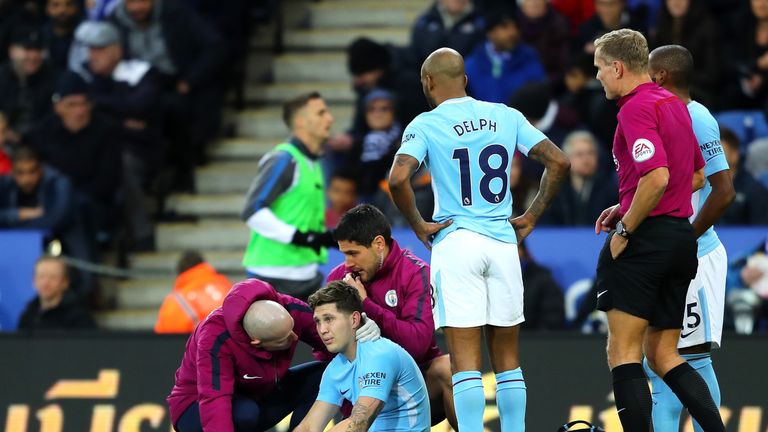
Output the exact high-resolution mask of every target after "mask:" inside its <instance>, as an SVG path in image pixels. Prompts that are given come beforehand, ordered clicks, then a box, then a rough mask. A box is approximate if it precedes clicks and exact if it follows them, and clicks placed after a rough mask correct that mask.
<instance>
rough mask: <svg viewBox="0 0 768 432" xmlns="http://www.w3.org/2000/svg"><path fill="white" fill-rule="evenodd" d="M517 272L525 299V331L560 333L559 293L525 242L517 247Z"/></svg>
mask: <svg viewBox="0 0 768 432" xmlns="http://www.w3.org/2000/svg"><path fill="white" fill-rule="evenodd" d="M517 252H518V255H519V257H520V269H521V270H522V273H523V286H525V298H524V304H523V315H525V322H523V326H522V327H523V328H524V329H526V330H562V329H563V328H565V300H564V296H563V290H562V288H560V286H559V285H558V284H557V282H556V281H555V278H554V277H553V276H552V272H551V271H550V270H549V269H548V268H546V267H544V266H542V265H541V264H539V263H537V262H536V261H535V260H534V259H533V257H532V256H531V254H530V252H529V251H528V248H527V247H526V245H525V241H523V242H520V243H519V244H518V245H517Z"/></svg>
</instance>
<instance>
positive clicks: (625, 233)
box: [616, 221, 629, 240]
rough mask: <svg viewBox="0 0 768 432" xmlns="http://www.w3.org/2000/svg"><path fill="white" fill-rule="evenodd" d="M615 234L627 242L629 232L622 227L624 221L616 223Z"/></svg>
mask: <svg viewBox="0 0 768 432" xmlns="http://www.w3.org/2000/svg"><path fill="white" fill-rule="evenodd" d="M616 234H618V235H620V236H621V237H624V238H625V239H627V240H629V231H627V227H625V226H624V221H618V222H617V223H616Z"/></svg>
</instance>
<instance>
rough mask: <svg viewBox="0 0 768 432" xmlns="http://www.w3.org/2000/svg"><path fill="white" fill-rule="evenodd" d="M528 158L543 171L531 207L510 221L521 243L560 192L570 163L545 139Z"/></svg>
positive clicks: (533, 149) (530, 152)
mask: <svg viewBox="0 0 768 432" xmlns="http://www.w3.org/2000/svg"><path fill="white" fill-rule="evenodd" d="M528 157H529V158H531V159H533V160H535V161H538V162H541V163H542V164H543V165H544V167H545V169H544V174H543V175H542V176H541V184H540V185H539V192H538V193H537V194H536V197H535V198H534V199H533V202H532V203H531V206H530V207H528V210H526V211H525V213H524V214H523V215H522V216H519V217H516V218H514V219H510V223H511V224H512V226H513V227H514V228H515V232H516V233H517V239H518V241H522V240H523V239H524V238H526V237H527V236H528V234H530V233H531V231H533V227H534V225H536V221H538V220H539V218H540V217H541V215H542V214H543V213H544V211H545V210H546V209H547V207H549V204H550V203H551V202H552V199H554V198H555V195H557V192H558V191H559V190H560V185H561V184H562V183H563V181H564V180H565V177H566V176H567V175H568V171H569V170H570V169H571V162H570V161H569V160H568V156H566V155H565V153H563V151H562V150H560V149H559V148H557V146H556V145H555V144H554V143H553V142H552V141H550V140H548V139H545V140H543V141H540V142H539V143H538V144H536V145H535V146H534V147H533V148H532V149H531V150H530V151H529V152H528Z"/></svg>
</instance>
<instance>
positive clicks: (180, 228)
mask: <svg viewBox="0 0 768 432" xmlns="http://www.w3.org/2000/svg"><path fill="white" fill-rule="evenodd" d="M248 236H249V231H248V227H246V226H245V224H244V223H243V222H241V221H240V220H237V219H223V220H217V219H202V220H199V221H197V222H173V223H163V224H159V225H158V226H157V228H156V230H155V246H156V249H157V250H158V251H164V252H169V251H183V250H185V249H199V250H200V251H202V252H208V251H214V250H216V251H225V250H229V251H240V252H243V251H245V246H246V245H247V244H248Z"/></svg>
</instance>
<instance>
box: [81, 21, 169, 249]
mask: <svg viewBox="0 0 768 432" xmlns="http://www.w3.org/2000/svg"><path fill="white" fill-rule="evenodd" d="M77 39H78V41H80V42H81V43H83V44H84V45H86V46H88V47H89V54H88V64H87V67H86V71H87V73H88V75H87V78H88V81H89V82H88V93H89V96H90V98H91V101H92V102H93V105H94V108H95V109H96V110H97V112H99V113H101V114H105V115H106V116H108V117H109V118H111V119H112V120H113V121H114V122H116V123H117V124H118V125H119V127H120V135H119V136H117V137H115V138H114V139H113V140H112V142H116V141H117V142H120V143H122V144H123V145H124V148H123V152H122V164H123V171H124V173H125V175H123V192H124V194H125V206H126V209H127V212H128V214H127V221H128V223H129V226H130V230H131V236H132V240H133V245H132V246H133V248H134V249H135V250H146V249H151V248H152V247H153V236H154V228H153V226H152V223H151V221H150V220H149V215H148V212H147V210H146V208H145V202H146V198H145V191H146V190H147V189H148V188H149V186H150V184H151V183H152V180H153V179H154V177H155V174H156V173H157V171H158V170H159V169H160V167H161V164H162V161H163V156H164V154H163V150H164V148H163V147H164V146H163V144H164V142H163V137H162V129H161V124H160V123H161V119H160V112H159V110H160V103H159V101H160V98H161V97H160V81H159V77H158V74H157V72H156V71H155V69H154V68H153V67H152V66H151V65H150V64H149V63H147V62H146V61H143V60H123V47H122V45H121V43H120V35H119V33H118V31H117V29H116V28H115V27H114V25H112V24H110V23H107V22H95V21H89V22H86V23H84V24H83V25H82V26H80V27H79V28H78V30H77Z"/></svg>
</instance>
